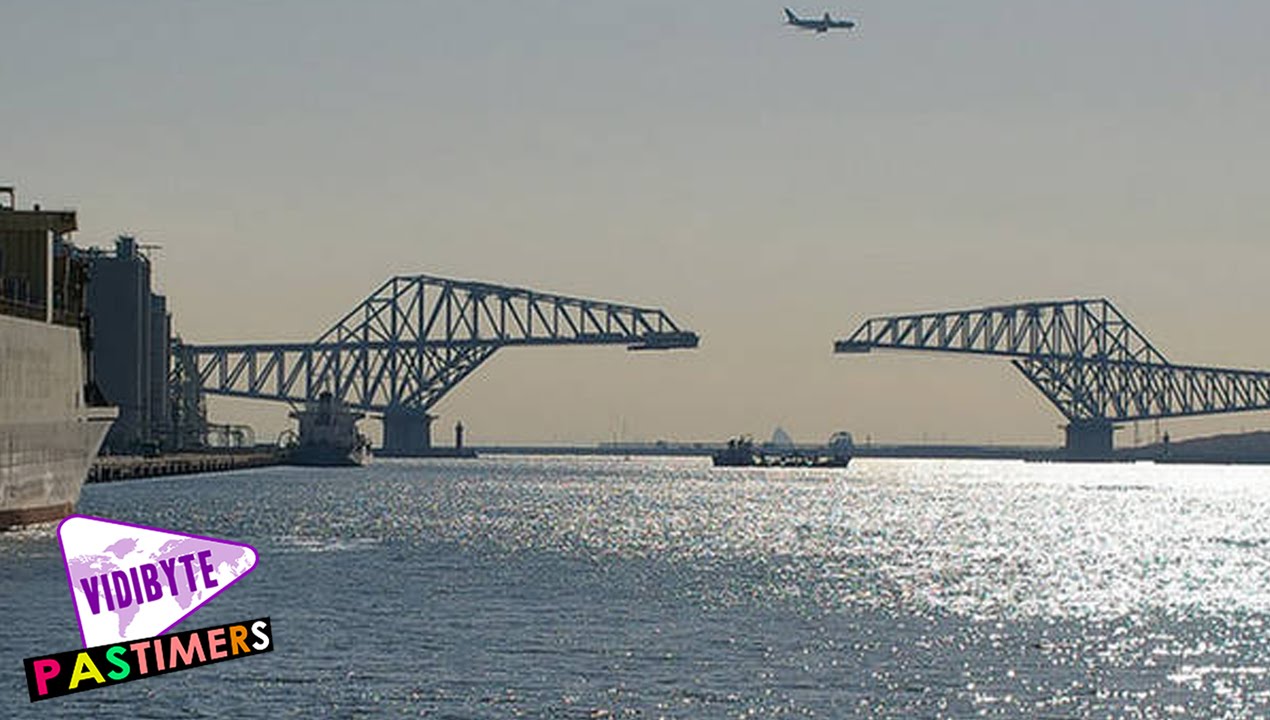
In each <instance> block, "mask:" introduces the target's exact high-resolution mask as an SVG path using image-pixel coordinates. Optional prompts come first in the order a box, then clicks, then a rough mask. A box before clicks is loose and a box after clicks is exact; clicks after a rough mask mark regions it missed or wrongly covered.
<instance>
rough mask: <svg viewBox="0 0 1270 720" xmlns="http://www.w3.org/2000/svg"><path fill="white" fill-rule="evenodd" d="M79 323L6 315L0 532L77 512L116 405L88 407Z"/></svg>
mask: <svg viewBox="0 0 1270 720" xmlns="http://www.w3.org/2000/svg"><path fill="white" fill-rule="evenodd" d="M83 377H84V376H83V354H82V351H81V349H80V343H79V331H78V330H77V329H75V328H70V327H65V326H61V325H54V324H50V323H41V322H36V321H32V320H26V319H23V318H15V317H11V316H0V529H4V528H10V527H14V526H17V525H26V524H30V523H36V522H47V521H49V520H56V519H57V518H59V517H62V516H64V515H67V514H69V513H70V512H72V511H73V510H74V508H75V503H77V502H78V501H79V493H80V489H81V488H82V487H83V485H84V480H85V478H87V477H88V470H89V467H90V465H91V464H92V461H93V458H94V457H96V455H97V450H98V449H99V448H100V447H101V442H102V439H103V438H105V436H106V431H107V430H109V429H110V424H111V422H112V421H113V419H114V415H115V411H114V409H113V408H88V407H85V406H84V404H83V399H82V398H83V387H84V380H83Z"/></svg>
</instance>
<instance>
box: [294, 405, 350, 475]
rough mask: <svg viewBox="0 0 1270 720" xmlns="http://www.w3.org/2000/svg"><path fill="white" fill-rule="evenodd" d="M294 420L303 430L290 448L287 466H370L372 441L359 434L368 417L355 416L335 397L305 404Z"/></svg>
mask: <svg viewBox="0 0 1270 720" xmlns="http://www.w3.org/2000/svg"><path fill="white" fill-rule="evenodd" d="M291 417H293V418H295V419H296V421H297V422H299V425H300V428H299V435H298V436H297V437H295V438H294V440H293V441H292V442H291V443H289V444H288V445H287V448H286V462H287V464H289V465H309V466H319V467H341V466H343V467H348V466H355V465H365V464H367V463H369V462H370V456H371V453H370V439H368V438H367V437H366V436H365V435H362V434H361V433H360V432H358V431H357V421H358V420H361V419H362V418H363V417H365V415H363V414H362V413H358V412H353V411H352V410H351V409H350V408H349V407H348V405H346V404H344V403H343V402H341V401H340V400H339V399H338V398H336V397H335V396H333V395H332V394H331V393H329V392H324V393H322V394H321V395H319V396H318V398H317V400H313V401H310V402H308V403H305V405H304V407H303V409H300V410H295V411H293V412H292V413H291Z"/></svg>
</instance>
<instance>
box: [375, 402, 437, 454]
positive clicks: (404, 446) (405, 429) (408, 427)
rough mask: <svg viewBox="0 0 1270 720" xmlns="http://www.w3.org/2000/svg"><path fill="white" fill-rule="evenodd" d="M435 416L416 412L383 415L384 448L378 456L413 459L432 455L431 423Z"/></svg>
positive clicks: (403, 411) (398, 411)
mask: <svg viewBox="0 0 1270 720" xmlns="http://www.w3.org/2000/svg"><path fill="white" fill-rule="evenodd" d="M435 419H436V416H435V415H429V414H428V413H426V412H422V411H418V410H389V411H387V412H385V413H384V417H383V422H384V446H383V448H382V449H381V450H380V454H382V455H384V456H388V457H392V456H398V457H413V456H421V455H431V454H432V421H433V420H435Z"/></svg>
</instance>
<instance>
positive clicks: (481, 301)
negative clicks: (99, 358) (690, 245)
mask: <svg viewBox="0 0 1270 720" xmlns="http://www.w3.org/2000/svg"><path fill="white" fill-rule="evenodd" d="M697 343H698V336H697V335H696V333H693V332H690V331H687V330H684V329H682V328H681V327H680V326H679V325H678V324H677V323H676V322H675V321H674V320H672V319H671V318H670V316H669V315H667V314H666V313H665V311H663V310H659V309H655V308H647V307H636V306H632V305H623V304H619V303H614V302H608V301H603V300H589V299H584V298H577V297H568V296H564V295H555V294H551V293H544V292H539V291H536V290H529V289H526V288H518V287H507V286H503V285H493V284H489V283H483V282H472V281H464V280H452V279H446V278H440V277H433V276H429V275H409V276H397V277H394V278H391V279H389V280H388V281H387V282H385V283H384V284H383V285H381V286H380V287H379V288H378V289H376V290H375V291H374V292H373V293H371V295H370V296H369V297H367V298H366V299H365V300H364V301H362V302H361V303H360V304H359V305H358V306H357V307H355V308H353V309H352V310H351V311H350V312H349V313H348V314H347V315H345V316H344V317H343V318H341V319H340V320H339V321H338V322H336V323H335V324H334V325H333V326H331V327H330V329H328V330H327V331H326V332H324V333H322V334H321V335H320V336H318V338H317V339H316V340H314V341H313V342H309V343H244V344H219V345H198V344H183V343H180V342H179V341H178V343H177V344H176V345H175V347H174V348H173V373H172V383H173V384H174V386H176V388H177V390H178V393H177V394H178V396H179V397H181V398H182V400H181V402H180V403H179V404H180V405H181V406H182V408H183V410H182V411H180V412H178V416H184V417H185V418H187V419H190V418H195V417H198V416H199V415H200V414H201V406H202V395H203V394H210V395H222V396H229V397H241V398H255V399H263V400H277V401H283V402H289V403H303V402H307V401H310V400H313V399H315V398H317V397H318V395H319V394H320V393H322V392H331V393H332V394H333V395H334V396H336V397H337V398H339V399H340V400H342V401H344V402H345V403H347V404H348V405H349V406H351V407H354V408H357V409H360V410H363V411H366V412H369V413H374V414H376V415H378V416H380V417H381V418H382V420H383V430H384V433H383V444H384V450H385V451H386V453H387V454H395V455H423V454H428V452H429V450H430V448H431V429H430V428H431V423H432V420H433V419H434V417H435V416H433V415H432V414H431V412H430V411H431V410H432V409H433V408H434V407H435V406H436V404H437V403H439V402H440V401H441V399H442V398H444V397H445V395H446V394H447V393H449V392H450V390H452V389H454V387H455V386H457V385H458V384H459V383H460V382H462V381H463V380H464V379H466V378H467V377H468V376H470V375H471V374H472V373H473V372H474V371H475V370H476V369H477V368H479V367H480V366H481V364H483V363H484V362H485V361H486V360H488V359H489V358H490V356H492V355H493V354H494V352H495V351H497V350H498V349H500V348H504V347H518V346H542V345H622V346H625V347H626V348H627V349H629V350H671V349H677V348H693V347H696V346H697ZM179 422H180V417H178V423H179ZM204 422H205V421H204Z"/></svg>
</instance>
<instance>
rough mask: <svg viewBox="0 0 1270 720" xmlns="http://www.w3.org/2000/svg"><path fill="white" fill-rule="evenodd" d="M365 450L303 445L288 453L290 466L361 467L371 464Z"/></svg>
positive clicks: (369, 456) (368, 453)
mask: <svg viewBox="0 0 1270 720" xmlns="http://www.w3.org/2000/svg"><path fill="white" fill-rule="evenodd" d="M370 460H371V454H370V450H369V449H365V448H346V447H345V448H341V447H337V446H333V445H301V446H298V447H295V448H292V449H291V450H290V451H289V452H288V453H287V460H286V462H287V464H288V465H302V466H305V467H359V466H361V465H366V464H368V463H370Z"/></svg>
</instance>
